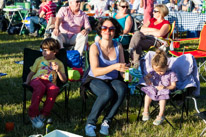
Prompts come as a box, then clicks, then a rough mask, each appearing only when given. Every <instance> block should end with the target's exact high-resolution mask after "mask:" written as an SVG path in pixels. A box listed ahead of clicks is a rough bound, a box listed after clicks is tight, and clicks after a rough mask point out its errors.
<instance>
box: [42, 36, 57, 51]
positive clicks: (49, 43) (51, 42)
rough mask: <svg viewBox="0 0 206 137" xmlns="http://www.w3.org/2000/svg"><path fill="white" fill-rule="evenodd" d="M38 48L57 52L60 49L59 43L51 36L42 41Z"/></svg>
mask: <svg viewBox="0 0 206 137" xmlns="http://www.w3.org/2000/svg"><path fill="white" fill-rule="evenodd" d="M40 48H41V49H49V50H51V51H55V52H58V51H59V49H60V44H59V42H58V40H55V39H53V38H46V39H45V40H43V41H42V43H41V45H40Z"/></svg>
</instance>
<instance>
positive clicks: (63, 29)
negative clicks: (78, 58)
mask: <svg viewBox="0 0 206 137" xmlns="http://www.w3.org/2000/svg"><path fill="white" fill-rule="evenodd" d="M80 3H81V1H79V0H69V6H67V7H61V8H60V9H59V12H58V13H57V16H56V21H55V29H54V31H53V33H52V38H54V39H57V40H58V41H59V43H60V45H61V48H64V46H63V43H65V44H70V45H73V44H75V47H74V49H75V50H78V51H79V53H80V55H82V53H83V50H84V47H85V45H86V43H87V41H88V34H89V32H90V31H91V27H90V24H89V19H88V17H87V14H86V13H85V12H83V11H81V10H80ZM83 27H84V29H83V30H81V29H82V28H83Z"/></svg>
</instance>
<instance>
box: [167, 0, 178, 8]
mask: <svg viewBox="0 0 206 137" xmlns="http://www.w3.org/2000/svg"><path fill="white" fill-rule="evenodd" d="M166 6H167V8H168V9H169V11H178V6H177V5H176V4H175V0H170V2H169V3H167V4H166Z"/></svg>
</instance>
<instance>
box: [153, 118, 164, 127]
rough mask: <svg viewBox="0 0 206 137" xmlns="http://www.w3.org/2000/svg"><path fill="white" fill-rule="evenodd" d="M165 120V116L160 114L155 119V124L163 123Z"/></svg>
mask: <svg viewBox="0 0 206 137" xmlns="http://www.w3.org/2000/svg"><path fill="white" fill-rule="evenodd" d="M159 119H160V120H159ZM164 120H165V118H164V116H163V117H160V116H157V118H156V119H155V120H154V122H153V124H154V125H156V126H158V125H160V124H162V122H163V121H164Z"/></svg>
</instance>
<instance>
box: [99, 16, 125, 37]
mask: <svg viewBox="0 0 206 137" xmlns="http://www.w3.org/2000/svg"><path fill="white" fill-rule="evenodd" d="M105 21H110V22H112V24H113V25H114V27H115V35H114V38H118V37H119V36H120V35H121V34H122V32H123V29H122V27H121V25H120V24H119V23H118V22H117V20H116V19H114V18H112V17H109V18H104V19H101V20H100V21H99V22H98V24H97V27H96V31H97V34H98V35H99V36H100V37H102V35H101V30H102V29H101V27H102V25H103V23H104V22H105Z"/></svg>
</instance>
